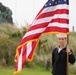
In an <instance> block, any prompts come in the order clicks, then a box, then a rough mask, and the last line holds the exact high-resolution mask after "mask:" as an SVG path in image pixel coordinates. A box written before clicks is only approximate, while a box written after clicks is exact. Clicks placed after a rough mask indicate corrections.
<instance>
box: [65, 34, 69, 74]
mask: <svg viewBox="0 0 76 75" xmlns="http://www.w3.org/2000/svg"><path fill="white" fill-rule="evenodd" d="M68 48H69V34H67V48H66V52H67V50H68ZM68 60H69V58H68V52H67V57H66V75H68Z"/></svg>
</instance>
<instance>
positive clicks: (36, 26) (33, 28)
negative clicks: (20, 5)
mask: <svg viewBox="0 0 76 75" xmlns="http://www.w3.org/2000/svg"><path fill="white" fill-rule="evenodd" d="M47 25H48V22H46V23H41V24H37V25H34V26H31V27H30V28H29V30H28V31H32V30H35V29H39V28H44V27H47Z"/></svg>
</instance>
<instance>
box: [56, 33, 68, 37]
mask: <svg viewBox="0 0 76 75" xmlns="http://www.w3.org/2000/svg"><path fill="white" fill-rule="evenodd" d="M57 38H67V34H64V33H60V34H57Z"/></svg>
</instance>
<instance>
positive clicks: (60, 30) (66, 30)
mask: <svg viewBox="0 0 76 75" xmlns="http://www.w3.org/2000/svg"><path fill="white" fill-rule="evenodd" d="M48 32H63V33H67V32H69V29H68V28H60V27H55V26H54V27H53V26H52V27H48V28H47V29H46V30H45V31H44V33H48Z"/></svg>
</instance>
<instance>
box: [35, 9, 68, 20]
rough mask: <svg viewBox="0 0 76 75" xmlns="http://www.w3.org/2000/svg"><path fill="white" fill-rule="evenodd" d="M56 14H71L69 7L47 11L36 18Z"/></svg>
mask: <svg viewBox="0 0 76 75" xmlns="http://www.w3.org/2000/svg"><path fill="white" fill-rule="evenodd" d="M55 14H69V10H67V9H57V10H55V11H51V12H45V13H42V14H41V15H39V17H37V18H36V19H40V18H45V17H51V16H54V15H55Z"/></svg>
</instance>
